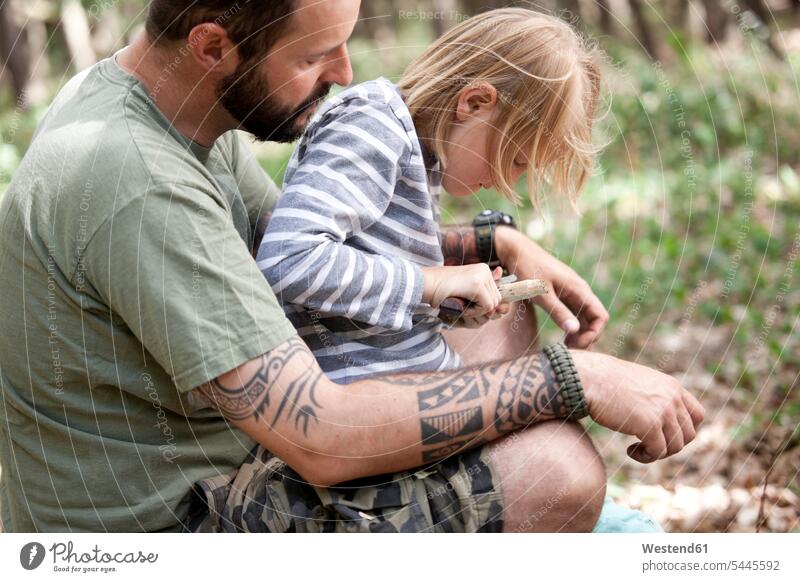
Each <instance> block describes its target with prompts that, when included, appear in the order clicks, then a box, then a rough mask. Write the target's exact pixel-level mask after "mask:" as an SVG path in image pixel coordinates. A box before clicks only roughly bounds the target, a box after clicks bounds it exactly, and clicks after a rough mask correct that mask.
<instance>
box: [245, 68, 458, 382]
mask: <svg viewBox="0 0 800 582" xmlns="http://www.w3.org/2000/svg"><path fill="white" fill-rule="evenodd" d="M428 162H429V163H428V164H426V154H425V153H424V151H423V148H422V145H421V144H420V141H419V137H418V136H417V132H416V129H415V128H414V124H413V122H412V120H411V113H410V112H409V110H408V107H406V105H405V103H404V102H403V99H402V97H401V95H400V92H399V90H398V89H397V87H396V86H395V85H394V84H392V83H391V82H389V81H388V80H386V79H383V78H380V79H377V80H375V81H370V82H367V83H363V84H360V85H356V86H353V87H350V88H348V89H347V90H345V91H343V92H342V93H340V94H339V95H337V96H336V97H334V98H332V99H331V100H329V101H328V102H326V103H325V104H324V105H323V106H322V108H321V109H320V110H319V112H318V113H317V114H316V116H315V117H314V119H313V120H312V122H311V124H310V125H309V127H308V129H307V130H306V133H305V135H304V137H303V139H302V140H301V142H300V145H299V146H298V148H297V149H296V151H295V153H294V155H293V156H292V159H291V160H290V162H289V166H288V169H287V172H286V177H285V181H284V190H283V194H282V196H281V197H280V198H279V200H278V203H277V205H276V206H275V208H274V209H273V214H272V219H271V221H270V223H269V227H268V228H267V232H266V234H265V236H264V240H263V241H262V243H261V248H260V249H259V253H258V257H257V260H258V265H259V268H260V269H261V271H262V273H264V276H265V277H266V278H267V280H268V281H269V283H270V285H271V286H272V289H273V290H274V291H275V294H276V295H277V297H278V299H279V300H280V301H281V304H282V305H283V307H284V310H285V311H286V314H287V316H288V317H289V319H290V320H291V322H292V323H293V324H294V326H295V327H296V328H297V330H298V333H299V334H300V336H301V337H302V338H303V340H304V341H305V342H306V344H307V345H308V346H309V348H310V349H311V351H312V352H313V353H314V355H315V357H316V358H317V361H318V362H319V364H320V366H321V367H322V369H323V370H324V371H325V372H326V373H327V375H328V377H329V378H330V379H331V380H333V381H334V382H337V383H340V384H347V383H349V382H354V381H356V380H360V379H364V378H366V377H368V376H372V375H375V374H381V373H389V372H399V371H434V370H442V369H448V368H453V367H457V366H459V365H460V364H461V361H460V358H459V357H458V355H457V354H456V353H455V352H454V351H453V350H452V349H451V348H450V347H449V346H448V345H447V343H446V342H445V340H444V338H443V337H442V335H441V329H442V323H441V321H440V320H439V319H438V310H437V309H434V308H432V307H430V306H429V305H426V304H423V303H422V289H423V275H422V272H421V269H420V268H421V267H425V266H441V265H442V264H443V257H442V250H441V246H440V237H439V192H440V189H441V176H440V174H439V171H438V164H434V163H433V162H432V161H431V160H430V158H428Z"/></svg>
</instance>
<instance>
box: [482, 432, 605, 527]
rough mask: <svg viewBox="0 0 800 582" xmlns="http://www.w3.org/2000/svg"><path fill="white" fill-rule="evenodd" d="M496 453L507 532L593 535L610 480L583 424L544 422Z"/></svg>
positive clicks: (501, 447) (510, 438)
mask: <svg viewBox="0 0 800 582" xmlns="http://www.w3.org/2000/svg"><path fill="white" fill-rule="evenodd" d="M509 444H510V445H511V446H508V445H509ZM503 447H504V448H503ZM497 451H498V453H497V454H496V455H495V456H496V462H495V465H496V466H497V468H498V470H499V471H500V473H501V480H502V489H503V499H504V504H505V511H504V522H505V529H506V531H567V532H576V531H591V530H592V528H593V527H594V525H595V523H596V522H597V518H598V517H599V515H600V509H601V508H602V505H603V499H604V497H605V486H606V475H605V467H604V466H603V462H602V460H601V459H600V456H599V454H598V453H597V450H596V449H595V448H594V445H593V444H592V441H591V439H590V438H589V437H588V436H587V435H586V434H585V433H584V431H583V428H582V427H581V426H580V425H579V424H577V423H564V422H560V421H550V422H545V423H542V424H539V425H536V426H535V427H532V428H530V429H527V430H524V431H521V432H519V433H516V434H515V435H511V436H510V437H507V440H506V442H505V443H499V444H498V445H497Z"/></svg>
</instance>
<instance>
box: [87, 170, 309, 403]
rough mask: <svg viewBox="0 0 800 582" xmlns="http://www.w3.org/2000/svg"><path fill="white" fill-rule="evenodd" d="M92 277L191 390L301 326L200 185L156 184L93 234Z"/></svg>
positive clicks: (161, 361) (89, 247) (180, 385)
mask: <svg viewBox="0 0 800 582" xmlns="http://www.w3.org/2000/svg"><path fill="white" fill-rule="evenodd" d="M82 262H83V266H82V267H83V271H84V276H85V277H87V279H88V281H89V283H91V285H92V286H93V287H94V288H95V289H96V290H97V292H98V293H99V294H100V296H101V298H102V299H103V300H104V301H105V302H106V304H107V305H108V306H109V308H110V310H111V312H112V313H111V315H112V316H116V317H117V318H118V319H122V321H124V323H125V324H126V325H127V327H128V328H130V330H131V331H132V333H134V334H135V335H136V337H137V338H138V339H139V340H140V341H141V342H142V344H143V345H144V347H145V348H146V349H147V351H148V352H149V354H150V355H151V356H152V357H153V358H154V359H155V360H156V361H157V362H158V364H159V365H161V367H163V368H164V369H165V370H166V371H167V372H168V373H169V374H170V375H171V376H172V377H173V379H174V381H175V384H176V385H177V387H178V390H179V391H180V392H187V391H190V390H192V389H193V388H196V387H197V386H199V385H201V384H204V383H205V382H208V381H210V380H212V379H213V378H216V377H217V376H219V375H221V374H223V373H225V372H228V371H230V370H232V369H234V368H236V367H238V366H240V365H241V364H243V363H245V362H247V361H248V360H250V359H252V358H255V357H257V356H259V355H261V354H263V353H265V352H267V351H269V350H271V349H272V348H274V347H275V346H277V345H280V344H281V343H283V342H284V341H286V340H287V339H289V338H290V337H292V336H293V335H295V333H296V332H295V330H294V328H293V327H292V325H291V324H290V323H289V321H288V320H287V319H286V317H285V315H284V313H283V310H282V309H281V308H280V306H279V305H278V302H277V300H276V298H275V295H274V294H273V292H272V290H271V289H270V287H269V285H268V284H267V282H266V281H265V280H264V277H263V276H262V275H261V273H260V272H259V270H258V268H257V267H256V263H255V261H254V260H253V258H252V257H251V255H250V252H249V249H248V248H247V245H246V244H245V242H244V241H243V240H242V238H241V237H240V236H239V233H238V232H237V231H236V229H235V228H234V226H233V223H232V221H231V219H230V216H229V214H228V213H227V211H226V210H225V209H223V208H221V207H220V206H219V205H218V204H217V203H216V202H214V200H213V199H212V198H211V196H209V195H208V194H207V193H204V192H203V191H202V190H200V189H198V188H196V187H190V186H184V185H180V184H177V185H176V184H172V185H168V186H163V187H154V188H151V189H150V190H149V191H148V192H147V193H145V194H143V195H142V196H137V197H136V198H134V199H133V200H131V201H130V202H128V203H126V204H125V205H124V206H123V207H121V208H119V209H117V210H116V211H115V212H114V213H113V214H112V215H111V216H110V217H109V218H108V219H107V220H106V221H105V222H104V223H103V224H102V225H101V226H100V228H98V229H97V231H96V232H95V233H94V234H93V235H92V237H91V239H90V241H89V243H88V245H87V246H86V249H85V252H84V254H83V257H82Z"/></svg>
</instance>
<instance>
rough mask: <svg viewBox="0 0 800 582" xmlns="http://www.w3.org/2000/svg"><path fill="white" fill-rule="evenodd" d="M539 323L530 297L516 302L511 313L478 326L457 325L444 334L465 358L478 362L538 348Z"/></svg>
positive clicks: (468, 364) (465, 362) (466, 364)
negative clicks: (529, 299)
mask: <svg viewBox="0 0 800 582" xmlns="http://www.w3.org/2000/svg"><path fill="white" fill-rule="evenodd" d="M538 334H539V326H538V322H537V320H536V311H535V310H534V306H533V304H532V303H530V302H529V301H519V302H517V303H514V305H513V307H512V308H511V311H510V312H509V313H508V315H506V316H504V317H502V318H501V319H498V320H496V321H490V322H488V323H486V324H485V325H483V326H481V327H479V328H477V329H469V328H453V329H448V330H445V331H444V337H445V339H446V340H447V343H448V344H450V347H452V348H453V349H454V350H455V351H456V352H457V353H458V354H459V355H460V356H461V359H462V360H463V361H464V365H465V366H475V365H477V364H482V363H485V362H492V361H496V360H511V359H514V358H519V357H521V356H523V355H525V354H528V353H530V352H533V351H536V350H537V349H538V347H539V342H538Z"/></svg>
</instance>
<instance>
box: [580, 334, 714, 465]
mask: <svg viewBox="0 0 800 582" xmlns="http://www.w3.org/2000/svg"><path fill="white" fill-rule="evenodd" d="M572 357H573V359H574V360H575V365H576V367H577V369H578V373H579V374H580V377H581V381H582V383H583V386H584V392H585V394H586V400H587V403H588V404H589V414H590V415H591V417H592V418H593V419H594V420H595V422H597V423H598V424H601V425H602V426H605V427H606V428H610V429H611V430H614V431H617V432H621V433H624V434H629V435H634V436H637V437H639V439H641V440H640V442H639V443H635V444H633V445H631V446H630V447H628V455H629V456H630V457H631V458H633V459H635V460H637V461H639V462H640V463H651V462H653V461H655V460H657V459H663V458H664V457H668V456H670V455H674V454H675V453H677V452H678V451H680V450H681V449H682V448H683V447H685V446H686V445H687V444H689V443H690V442H691V441H692V440H694V437H695V435H696V432H697V426H698V425H699V424H700V423H701V422H703V416H704V414H705V413H704V410H703V406H702V405H701V404H700V403H699V402H698V401H697V399H696V398H695V397H694V396H692V394H690V393H689V392H688V391H687V390H686V389H684V388H683V387H682V386H681V385H680V384H679V383H678V381H677V380H675V379H674V378H672V377H671V376H668V375H666V374H662V373H661V372H658V371H656V370H653V369H651V368H647V367H645V366H640V365H638V364H634V363H631V362H626V361H623V360H619V359H617V358H613V357H611V356H606V355H603V354H596V353H592V352H585V351H574V350H573V351H572Z"/></svg>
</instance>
